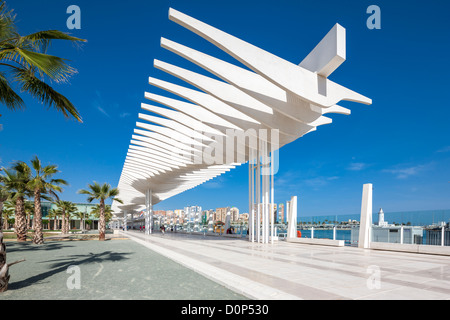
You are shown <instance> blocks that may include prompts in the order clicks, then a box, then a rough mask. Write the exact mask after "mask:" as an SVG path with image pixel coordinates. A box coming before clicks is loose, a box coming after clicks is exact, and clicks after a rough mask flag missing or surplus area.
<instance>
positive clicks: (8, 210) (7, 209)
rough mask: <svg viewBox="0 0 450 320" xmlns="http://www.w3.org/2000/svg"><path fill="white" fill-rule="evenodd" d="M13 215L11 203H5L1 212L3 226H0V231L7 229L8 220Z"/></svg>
mask: <svg viewBox="0 0 450 320" xmlns="http://www.w3.org/2000/svg"><path fill="white" fill-rule="evenodd" d="M13 215H14V204H13V203H12V202H11V201H5V203H4V206H3V211H2V219H3V224H2V225H0V232H1V230H2V229H3V230H6V229H9V219H10V218H11V216H13Z"/></svg>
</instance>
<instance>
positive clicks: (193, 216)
mask: <svg viewBox="0 0 450 320" xmlns="http://www.w3.org/2000/svg"><path fill="white" fill-rule="evenodd" d="M201 215H202V207H200V206H190V207H185V208H184V216H185V220H186V221H187V222H197V223H199V222H200V219H201Z"/></svg>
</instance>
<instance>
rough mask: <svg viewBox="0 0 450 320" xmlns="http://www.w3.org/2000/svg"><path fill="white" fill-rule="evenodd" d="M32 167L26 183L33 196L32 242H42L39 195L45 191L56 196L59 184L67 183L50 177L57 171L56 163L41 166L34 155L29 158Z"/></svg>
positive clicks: (60, 189)
mask: <svg viewBox="0 0 450 320" xmlns="http://www.w3.org/2000/svg"><path fill="white" fill-rule="evenodd" d="M31 164H32V167H33V169H34V171H35V175H34V177H32V178H31V180H30V182H29V183H28V187H29V188H30V189H31V190H32V191H33V196H34V217H35V220H34V222H35V225H34V236H33V243H35V244H42V243H44V234H43V232H42V229H43V228H42V208H41V197H42V195H43V194H45V193H49V194H52V195H54V196H55V197H56V198H58V196H57V195H56V193H55V192H56V191H57V192H61V191H62V188H61V187H60V186H59V185H67V184H68V183H67V182H66V181H65V180H62V179H50V178H51V177H52V176H53V175H55V174H56V173H58V172H59V171H58V170H57V168H58V167H57V166H56V165H48V166H45V167H43V166H42V164H41V161H40V160H39V159H38V157H37V156H35V157H34V158H33V159H32V160H31Z"/></svg>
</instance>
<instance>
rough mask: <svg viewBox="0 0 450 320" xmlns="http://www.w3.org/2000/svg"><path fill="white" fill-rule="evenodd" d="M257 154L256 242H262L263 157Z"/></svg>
mask: <svg viewBox="0 0 450 320" xmlns="http://www.w3.org/2000/svg"><path fill="white" fill-rule="evenodd" d="M256 154H257V157H256V174H255V179H256V241H257V242H261V155H260V154H259V151H257V153H256Z"/></svg>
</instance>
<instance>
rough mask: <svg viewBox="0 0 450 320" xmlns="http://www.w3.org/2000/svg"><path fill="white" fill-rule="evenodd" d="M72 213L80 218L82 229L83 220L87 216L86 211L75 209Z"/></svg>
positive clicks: (82, 228) (81, 227)
mask: <svg viewBox="0 0 450 320" xmlns="http://www.w3.org/2000/svg"><path fill="white" fill-rule="evenodd" d="M73 215H74V216H75V217H77V218H78V219H80V229H81V230H82V231H84V223H83V222H84V220H85V219H86V218H87V217H88V213H87V212H83V211H76V212H74V213H73Z"/></svg>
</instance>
